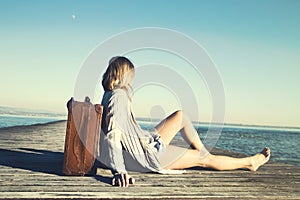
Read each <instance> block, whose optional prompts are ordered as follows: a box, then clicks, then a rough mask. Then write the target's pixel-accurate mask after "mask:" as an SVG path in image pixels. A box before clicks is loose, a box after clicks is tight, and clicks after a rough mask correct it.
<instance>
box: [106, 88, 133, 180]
mask: <svg viewBox="0 0 300 200" xmlns="http://www.w3.org/2000/svg"><path fill="white" fill-rule="evenodd" d="M128 105H129V101H128V96H127V94H126V92H125V91H123V90H122V89H118V90H115V91H114V92H113V94H112V96H111V98H110V100H109V103H108V113H107V116H106V117H107V118H106V120H107V121H106V123H107V131H108V132H107V134H106V137H105V139H106V140H107V141H106V144H107V146H108V152H107V153H108V155H109V159H108V160H109V166H110V167H111V169H112V173H113V174H114V178H113V182H112V184H113V185H119V186H128V184H129V180H130V179H131V180H134V179H133V178H132V177H131V176H129V175H128V174H127V171H126V168H125V164H124V158H123V148H122V143H121V137H122V135H123V134H124V130H125V129H124V127H125V126H126V124H127V122H128V116H129V109H128ZM132 182H134V181H132Z"/></svg>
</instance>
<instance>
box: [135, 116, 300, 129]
mask: <svg viewBox="0 0 300 200" xmlns="http://www.w3.org/2000/svg"><path fill="white" fill-rule="evenodd" d="M136 119H137V121H150V120H151V121H156V122H159V121H160V119H157V118H155V119H150V118H146V117H136ZM192 123H193V124H200V125H201V124H202V125H210V124H211V125H226V126H245V127H260V128H287V129H299V130H300V126H298V127H297V126H276V125H256V124H238V123H224V124H222V123H210V122H198V121H192Z"/></svg>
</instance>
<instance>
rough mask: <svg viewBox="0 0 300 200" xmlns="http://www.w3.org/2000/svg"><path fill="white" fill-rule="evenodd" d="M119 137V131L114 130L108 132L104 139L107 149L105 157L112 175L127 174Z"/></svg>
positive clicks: (120, 133)
mask: <svg viewBox="0 0 300 200" xmlns="http://www.w3.org/2000/svg"><path fill="white" fill-rule="evenodd" d="M121 135H122V132H121V130H120V129H118V128H116V129H113V130H111V131H110V132H108V133H107V135H106V138H105V140H107V141H106V144H107V148H108V152H107V153H108V155H107V156H108V157H109V159H108V163H107V164H108V165H109V167H110V168H111V171H112V173H113V174H114V175H115V174H120V173H127V171H126V168H125V164H124V158H123V150H122V144H121V139H120V138H121Z"/></svg>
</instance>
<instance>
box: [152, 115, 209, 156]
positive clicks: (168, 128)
mask: <svg viewBox="0 0 300 200" xmlns="http://www.w3.org/2000/svg"><path fill="white" fill-rule="evenodd" d="M155 128H156V129H157V130H158V132H159V134H160V135H161V137H162V139H163V141H164V142H165V143H166V144H169V143H170V142H171V140H172V139H173V138H174V136H175V135H176V133H177V132H178V131H180V133H181V136H182V137H183V139H184V140H185V141H186V142H187V143H188V144H189V145H191V147H192V148H194V149H197V150H200V149H201V147H202V146H203V144H202V142H201V140H200V138H199V136H198V133H197V131H196V129H195V128H194V126H193V124H192V122H191V120H190V119H189V117H188V116H187V115H186V114H185V113H184V112H182V111H181V110H178V111H176V112H174V113H172V114H171V115H169V116H168V117H167V118H166V119H164V120H162V121H161V122H160V123H159V124H158V125H157V126H156V127H155Z"/></svg>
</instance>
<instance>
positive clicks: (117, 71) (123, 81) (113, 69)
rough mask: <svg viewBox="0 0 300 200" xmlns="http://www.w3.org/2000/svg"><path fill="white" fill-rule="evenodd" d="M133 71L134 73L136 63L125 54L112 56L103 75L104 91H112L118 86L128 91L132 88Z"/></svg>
mask: <svg viewBox="0 0 300 200" xmlns="http://www.w3.org/2000/svg"><path fill="white" fill-rule="evenodd" d="M131 73H134V65H133V64H132V62H131V61H130V60H129V59H128V58H126V57H123V56H116V57H113V58H111V59H110V60H109V65H108V67H107V69H106V71H105V73H104V74H103V77H102V86H103V89H104V91H112V90H114V89H116V88H123V89H126V91H127V90H128V88H131V85H130V82H131V80H130V75H132V74H131Z"/></svg>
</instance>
